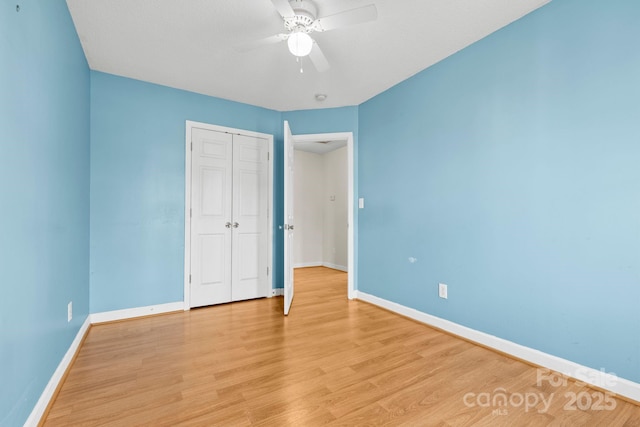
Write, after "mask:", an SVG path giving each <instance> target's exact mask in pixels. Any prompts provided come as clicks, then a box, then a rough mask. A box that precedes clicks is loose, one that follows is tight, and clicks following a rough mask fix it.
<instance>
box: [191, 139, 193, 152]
mask: <svg viewBox="0 0 640 427" xmlns="http://www.w3.org/2000/svg"><path fill="white" fill-rule="evenodd" d="M191 151H193V141H192V142H191Z"/></svg>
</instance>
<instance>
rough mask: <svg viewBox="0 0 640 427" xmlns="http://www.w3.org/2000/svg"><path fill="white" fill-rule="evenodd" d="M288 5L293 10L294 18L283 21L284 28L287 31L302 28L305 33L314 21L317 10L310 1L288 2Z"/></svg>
mask: <svg viewBox="0 0 640 427" xmlns="http://www.w3.org/2000/svg"><path fill="white" fill-rule="evenodd" d="M289 4H290V5H291V8H292V9H293V11H294V13H295V16H294V17H292V18H287V19H285V22H284V26H285V28H286V29H287V30H289V31H293V30H294V29H296V28H300V27H302V28H304V29H305V30H306V31H307V32H308V31H310V30H311V29H310V28H308V27H310V25H311V24H312V23H313V22H314V21H315V20H316V15H317V14H318V9H317V8H316V5H315V4H314V3H313V2H312V1H311V0H290V1H289Z"/></svg>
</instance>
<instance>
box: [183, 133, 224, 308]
mask: <svg viewBox="0 0 640 427" xmlns="http://www.w3.org/2000/svg"><path fill="white" fill-rule="evenodd" d="M192 142H193V154H192V158H191V162H192V163H191V168H192V169H191V170H192V183H191V185H192V187H191V194H192V198H191V209H192V218H191V306H192V307H199V306H204V305H210V304H219V303H222V302H229V301H230V300H231V263H230V262H229V255H228V254H229V253H230V252H231V228H227V226H226V224H227V222H230V221H231V207H232V203H231V197H232V182H231V170H232V164H233V163H232V162H233V157H232V156H233V151H232V144H231V143H232V137H231V135H230V134H226V133H222V132H215V131H210V130H204V129H197V128H195V129H193V131H192Z"/></svg>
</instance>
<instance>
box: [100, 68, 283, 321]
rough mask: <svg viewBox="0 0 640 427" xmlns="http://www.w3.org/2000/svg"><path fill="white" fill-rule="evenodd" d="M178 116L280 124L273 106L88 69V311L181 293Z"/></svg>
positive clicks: (269, 129)
mask: <svg viewBox="0 0 640 427" xmlns="http://www.w3.org/2000/svg"><path fill="white" fill-rule="evenodd" d="M186 120H194V121H199V122H204V123H211V124H216V125H221V126H228V127H233V128H239V129H246V130H251V131H256V132H264V133H268V134H278V132H279V133H282V131H280V130H279V128H280V126H279V122H280V113H279V112H276V111H272V110H266V109H263V108H259V107H254V106H250V105H246V104H239V103H236V102H230V101H225V100H222V99H218V98H212V97H209V96H204V95H198V94H195V93H191V92H185V91H181V90H177V89H171V88H167V87H164V86H158V85H154V84H150V83H144V82H141V81H137V80H132V79H127V78H122V77H117V76H113V75H109V74H104V73H99V72H94V71H92V72H91V312H92V313H96V312H103V311H110V310H118V309H124V308H133V307H142V306H147V305H154V304H162V303H169V302H176V301H182V300H183V298H184V297H183V294H184V284H183V280H184V279H183V277H184V185H185V183H184V161H185V158H184V147H185V121H186ZM275 145H276V146H277V145H278V141H277V140H276V141H275ZM280 145H281V142H280ZM277 196H278V195H277ZM280 197H281V196H280ZM280 274H281V273H280ZM276 280H277V277H276Z"/></svg>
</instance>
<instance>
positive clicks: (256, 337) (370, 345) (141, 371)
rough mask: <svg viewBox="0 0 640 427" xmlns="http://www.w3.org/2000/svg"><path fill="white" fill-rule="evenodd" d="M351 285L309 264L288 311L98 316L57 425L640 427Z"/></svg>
mask: <svg viewBox="0 0 640 427" xmlns="http://www.w3.org/2000/svg"><path fill="white" fill-rule="evenodd" d="M346 288H347V286H346V274H345V273H341V272H337V271H335V270H330V269H326V268H308V269H301V270H297V271H296V296H295V299H294V305H293V308H292V310H291V313H290V315H289V316H288V317H286V318H285V317H283V315H282V298H270V299H262V300H255V301H247V302H241V303H235V304H227V305H221V306H216V307H209V308H204V309H196V310H191V311H190V312H184V313H175V314H168V315H163V316H156V317H149V318H143V319H137V320H130V321H125V322H119V323H111V324H105V325H97V326H93V327H92V328H91V329H90V331H89V334H88V336H87V338H86V340H85V342H84V344H83V346H82V348H81V350H80V352H79V354H78V357H77V359H76V361H75V363H74V365H73V366H72V368H71V370H70V372H69V375H68V376H67V378H66V381H65V383H64V384H63V386H62V388H61V390H60V393H59V395H58V397H57V399H56V401H55V402H54V404H53V406H52V408H51V410H50V412H49V414H48V418H47V419H46V422H45V425H47V426H61V425H62V426H70V425H73V426H76V425H101V426H102V425H113V426H131V425H153V426H161V425H177V424H180V425H203V426H204V425H211V426H213V425H220V426H236V425H238V426H242V425H261V426H315V425H321V424H329V425H349V426H353V425H412V426H470V425H486V426H496V425H504V426H518V425H532V426H535V425H540V426H544V425H567V426H568V425H590V426H591V425H592V426H639V425H640V407H638V406H634V405H632V404H630V403H627V402H624V401H621V400H613V401H612V402H614V403H615V406H616V407H615V409H614V410H598V409H602V408H599V407H597V406H594V405H595V403H597V400H598V396H597V393H599V392H597V391H595V390H591V389H588V388H582V387H579V386H578V385H576V384H574V383H572V382H569V383H568V384H567V385H566V386H561V387H553V386H551V385H550V384H549V383H548V382H543V384H541V385H540V386H538V385H537V384H536V381H537V374H536V369H535V368H533V367H531V366H529V365H526V364H524V363H522V362H519V361H516V360H513V359H510V358H508V357H505V356H503V355H500V354H497V353H494V352H492V351H490V350H487V349H485V348H482V347H479V346H476V345H473V344H471V343H469V342H466V341H463V340H461V339H458V338H455V337H452V336H450V335H447V334H445V333H442V332H440V331H437V330H435V329H432V328H429V327H427V326H424V325H422V324H419V323H416V322H414V321H412V320H409V319H405V318H403V317H400V316H397V315H395V314H393V313H390V312H387V311H385V310H382V309H379V308H377V307H374V306H372V305H369V304H366V303H363V302H358V301H347V299H346ZM501 391H502V392H503V393H506V395H507V396H508V397H509V399H510V401H508V402H507V405H506V406H498V401H497V400H496V406H494V405H493V404H492V403H491V402H493V398H494V397H495V396H496V395H498V394H500V392H501ZM487 393H488V394H487ZM571 393H575V396H577V397H580V398H582V401H581V402H578V403H574V404H573V408H575V410H572V405H571V396H572V395H571ZM584 393H588V394H589V396H591V397H590V398H589V399H590V400H592V402H590V403H589V405H588V407H586V406H585V405H586V404H587V398H586V397H585V395H584ZM541 394H542V396H544V397H545V399H547V401H548V400H549V399H551V404H550V406H549V409H548V410H547V411H544V404H543V403H542V401H540V402H539V404H538V405H537V406H535V407H531V408H528V411H527V410H526V409H525V407H524V404H522V401H521V400H520V398H522V399H529V402H531V404H533V403H535V402H534V399H533V396H534V395H536V396H540V395H541ZM465 397H466V399H465ZM601 397H602V396H601ZM487 399H488V400H487ZM465 402H466V403H465ZM509 402H510V403H509ZM607 402H608V404H607V405H605V403H607ZM600 403H601V404H602V405H601V406H606V407H610V406H612V403H611V401H608V400H607V401H606V402H604V401H601V402H600ZM578 404H579V405H581V406H582V408H583V410H581V409H580V408H579V407H578ZM472 405H475V406H472ZM585 408H586V409H585Z"/></svg>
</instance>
